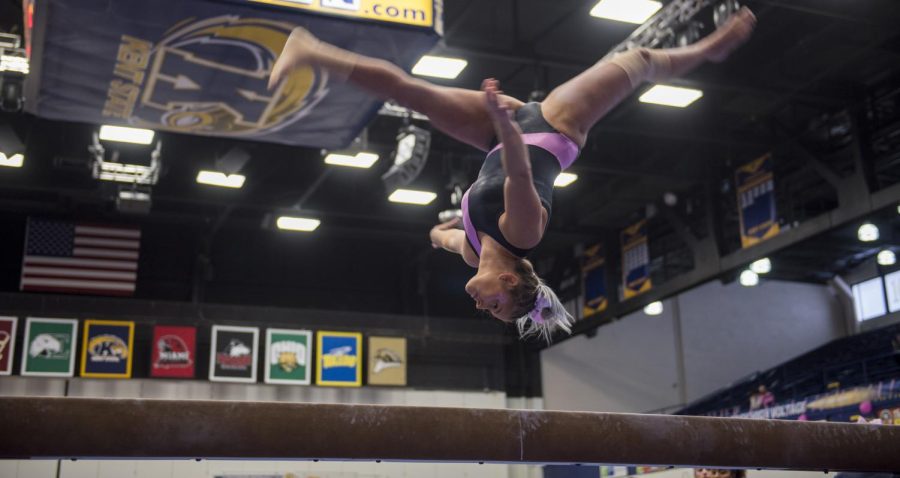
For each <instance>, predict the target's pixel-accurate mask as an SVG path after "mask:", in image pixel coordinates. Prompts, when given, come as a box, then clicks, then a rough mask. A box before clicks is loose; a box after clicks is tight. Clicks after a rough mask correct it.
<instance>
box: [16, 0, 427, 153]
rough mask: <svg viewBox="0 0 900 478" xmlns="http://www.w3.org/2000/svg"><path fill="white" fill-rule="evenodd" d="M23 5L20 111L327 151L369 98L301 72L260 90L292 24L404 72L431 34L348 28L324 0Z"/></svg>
mask: <svg viewBox="0 0 900 478" xmlns="http://www.w3.org/2000/svg"><path fill="white" fill-rule="evenodd" d="M282 3H283V4H286V3H289V2H282ZM339 3H341V4H346V3H347V2H339ZM387 3H390V2H387ZM378 5H379V6H378V8H375V7H374V6H371V7H367V8H370V13H373V14H374V12H375V10H378V12H382V13H383V15H382V16H383V17H384V18H395V19H398V18H401V17H404V16H406V17H409V18H422V17H423V16H424V15H425V14H424V13H419V12H418V11H417V7H412V6H405V7H403V8H399V7H394V6H390V7H389V6H388V5H385V2H378ZM297 6H298V7H299V6H300V5H299V4H298V5H297ZM311 6H312V5H310V7H311ZM361 7H363V8H366V7H365V6H361ZM34 8H35V14H34V18H35V26H34V34H32V35H31V38H32V39H33V42H32V43H33V46H32V50H31V51H32V56H31V64H32V73H31V74H30V75H29V76H28V79H27V84H26V98H27V101H26V105H27V106H26V107H27V108H28V109H29V111H30V112H31V113H34V114H36V115H38V116H41V117H46V118H52V119H58V120H69V121H80V122H88V123H98V124H121V125H127V126H136V127H141V128H149V129H154V130H165V131H173V132H177V133H186V134H198V135H206V136H221V137H229V138H238V139H253V140H258V141H268V142H275V143H284V144H290V145H304V146H313V147H321V148H327V149H336V148H340V147H343V146H345V145H347V144H349V143H350V142H351V141H352V140H353V138H355V137H357V136H358V135H359V132H360V131H361V130H362V128H363V127H364V126H365V125H366V124H367V123H368V122H369V121H370V120H371V118H372V117H373V116H374V115H375V114H376V112H377V110H378V108H379V106H380V104H381V102H380V101H378V100H377V99H375V98H374V97H372V96H370V95H367V94H365V93H363V92H362V91H361V90H359V89H357V88H355V87H352V86H350V85H349V84H347V83H345V82H341V81H336V80H334V79H333V78H330V77H329V75H328V73H327V72H326V71H324V70H320V69H317V68H311V67H303V68H299V69H297V70H295V71H294V72H293V73H291V74H290V75H289V77H288V78H287V79H286V81H284V82H283V83H282V84H281V85H279V86H278V87H276V88H274V89H273V90H271V91H270V90H269V89H268V78H269V73H270V71H271V67H272V65H273V64H274V62H275V60H276V59H277V58H278V56H279V55H280V53H281V50H282V47H283V46H284V44H285V42H286V41H287V39H288V36H289V35H290V33H291V30H292V29H294V28H295V27H297V26H298V25H302V26H304V27H306V28H308V29H309V30H310V31H311V32H312V33H313V34H315V35H316V36H318V37H319V38H320V39H322V40H324V41H327V42H329V43H333V44H336V45H338V46H340V47H342V48H346V49H348V50H353V51H358V52H360V53H363V54H366V55H369V56H374V57H378V58H381V59H384V60H387V61H389V62H391V63H394V64H397V65H399V66H400V67H401V68H407V69H408V68H410V67H411V66H412V64H413V62H415V61H417V60H418V59H419V58H420V57H421V55H422V54H423V53H425V52H426V51H429V50H430V49H431V47H432V46H434V44H435V43H436V42H437V40H438V36H437V34H436V32H435V30H434V29H433V28H389V27H388V28H386V27H384V26H377V25H373V24H372V23H380V22H373V21H359V22H355V23H357V24H356V25H352V26H351V25H348V24H347V21H346V20H345V19H342V18H336V17H334V15H333V14H346V13H348V12H347V11H346V10H343V9H338V8H333V7H331V8H326V4H322V5H321V7H319V6H316V8H315V10H316V11H319V10H322V11H327V12H328V14H321V13H316V12H313V13H309V12H298V11H296V10H294V9H273V8H270V7H268V6H265V5H261V4H259V3H256V2H247V1H240V2H237V1H235V2H210V1H204V2H197V1H193V2H191V1H181V0H165V1H163V0H160V1H153V2H146V1H141V0H108V1H104V2H87V3H86V2H84V0H46V1H42V2H36V3H35V4H34ZM428 16H429V19H427V20H426V21H433V19H434V18H435V16H434V12H433V11H432V12H431V13H430V14H429V15H428Z"/></svg>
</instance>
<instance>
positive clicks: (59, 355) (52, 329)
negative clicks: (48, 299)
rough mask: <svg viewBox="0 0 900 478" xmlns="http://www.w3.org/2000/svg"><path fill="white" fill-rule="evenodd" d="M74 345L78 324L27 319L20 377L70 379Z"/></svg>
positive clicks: (76, 339)
mask: <svg viewBox="0 0 900 478" xmlns="http://www.w3.org/2000/svg"><path fill="white" fill-rule="evenodd" d="M77 342H78V320H76V319H42V318H36V317H29V318H28V320H27V321H26V323H25V343H24V344H23V345H24V346H23V347H22V375H36V376H43V377H71V376H72V375H73V374H74V372H75V346H76V345H77Z"/></svg>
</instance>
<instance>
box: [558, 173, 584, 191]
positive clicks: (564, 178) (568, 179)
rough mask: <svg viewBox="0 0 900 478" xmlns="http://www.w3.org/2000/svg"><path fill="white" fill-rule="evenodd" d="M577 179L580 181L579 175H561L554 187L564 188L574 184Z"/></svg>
mask: <svg viewBox="0 0 900 478" xmlns="http://www.w3.org/2000/svg"><path fill="white" fill-rule="evenodd" d="M577 179H578V175H577V174H572V173H559V176H557V177H556V180H555V181H553V185H554V186H556V187H558V188H564V187H566V186H568V185H570V184H572V183H574V182H575V181H576V180H577Z"/></svg>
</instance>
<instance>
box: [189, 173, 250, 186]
mask: <svg viewBox="0 0 900 478" xmlns="http://www.w3.org/2000/svg"><path fill="white" fill-rule="evenodd" d="M244 179H246V178H245V177H244V176H243V175H241V174H225V173H221V172H219V171H200V172H199V173H197V182H198V183H200V184H208V185H210V186H220V187H223V188H234V189H240V187H241V186H243V185H244Z"/></svg>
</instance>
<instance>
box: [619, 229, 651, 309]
mask: <svg viewBox="0 0 900 478" xmlns="http://www.w3.org/2000/svg"><path fill="white" fill-rule="evenodd" d="M621 241H622V284H623V296H624V298H625V299H629V298H631V297H634V296H637V295H639V294H643V293H644V292H647V291H648V290H650V288H651V287H653V285H652V284H651V282H650V251H649V249H648V247H647V220H646V219H644V220H641V221H639V222H637V223H635V224H633V225H631V226H630V227H628V228H626V229H625V230H624V231H622V234H621Z"/></svg>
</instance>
